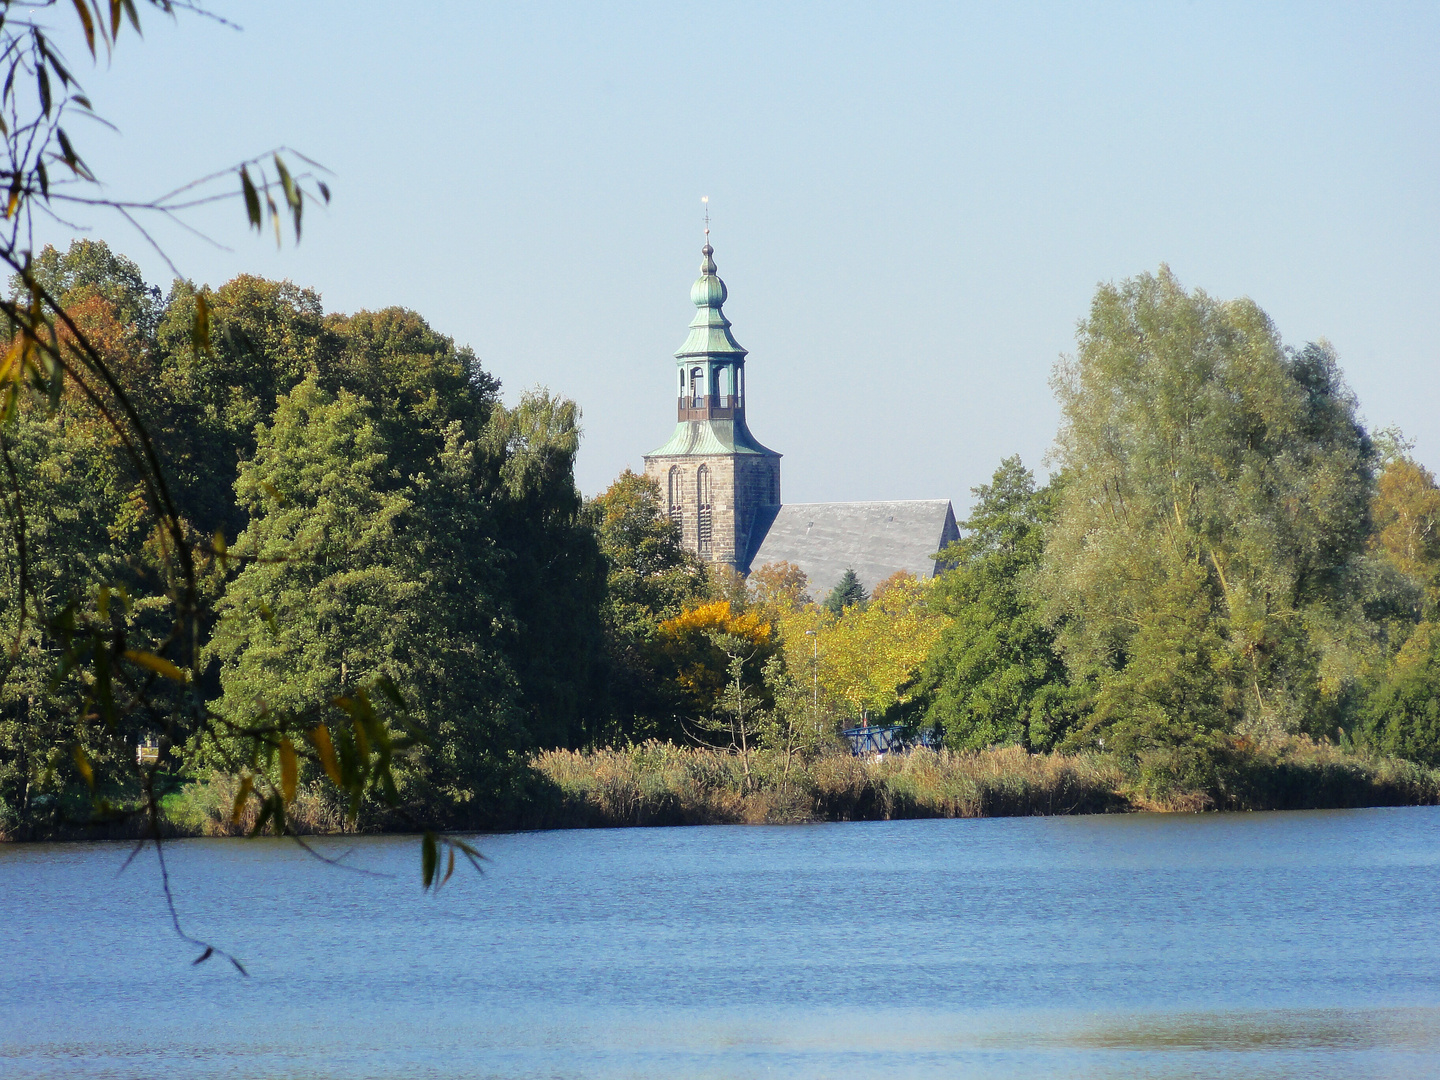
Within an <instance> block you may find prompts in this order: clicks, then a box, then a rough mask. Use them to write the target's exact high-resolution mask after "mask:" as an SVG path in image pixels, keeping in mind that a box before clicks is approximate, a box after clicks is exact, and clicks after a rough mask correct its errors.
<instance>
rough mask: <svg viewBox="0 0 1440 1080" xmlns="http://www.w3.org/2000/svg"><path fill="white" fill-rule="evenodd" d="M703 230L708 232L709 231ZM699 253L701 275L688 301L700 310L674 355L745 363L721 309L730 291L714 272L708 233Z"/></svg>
mask: <svg viewBox="0 0 1440 1080" xmlns="http://www.w3.org/2000/svg"><path fill="white" fill-rule="evenodd" d="M705 231H706V233H709V231H710V230H709V229H706V230H705ZM700 254H701V255H702V256H703V261H702V262H701V263H700V276H699V278H697V279H696V281H695V284H694V285H692V286H691V287H690V302H691V303H692V304H694V305H695V306H696V307H697V308H699V309H700V310H699V311H697V312H696V313H695V318H694V319H692V320H691V322H690V333H689V335H688V336H687V337H686V338H685V343H684V344H683V345H681V346H680V350H679V351H678V352H677V353H676V354H675V359H676V360H678V361H680V362H681V363H682V364H683V363H686V362H687V361H689V360H698V359H708V360H726V361H729V362H731V363H744V359H745V356H746V350H745V349H743V348H741V346H740V343H739V342H738V341H736V340H735V335H734V334H732V333H730V320H729V319H727V318H726V317H725V312H724V311H723V310H722V308H723V305H724V303H725V299H726V297H728V296H729V295H730V294H729V292H728V291H727V290H726V288H725V282H723V281H721V280H720V275H719V274H717V273H716V272H715V249H714V248H712V247H711V246H710V238H709V236H708V235H707V236H706V238H705V246H704V247H702V248H701V249H700Z"/></svg>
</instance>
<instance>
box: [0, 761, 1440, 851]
mask: <svg viewBox="0 0 1440 1080" xmlns="http://www.w3.org/2000/svg"><path fill="white" fill-rule="evenodd" d="M510 790H511V795H510V797H509V798H508V799H507V800H506V802H507V804H506V805H504V806H496V807H494V808H493V812H492V813H490V814H488V815H487V816H486V818H485V819H484V820H483V821H479V822H465V823H454V822H452V823H450V824H451V825H452V826H458V827H460V828H462V829H476V830H479V831H506V830H516V829H570V828H620V827H628V826H646V825H732V824H757V825H758V824H785V823H798V822H807V821H880V820H890V819H899V818H952V817H966V818H975V817H1030V816H1037V815H1051V814H1106V813H1128V812H1134V811H1160V812H1186V813H1189V812H1201V811H1219V810H1313V809H1339V808H1349V807H1361V806H1432V805H1437V804H1440V770H1436V769H1428V768H1425V767H1423V766H1420V765H1416V764H1414V763H1412V762H1408V761H1404V760H1401V759H1398V758H1389V757H1379V756H1375V755H1371V754H1368V753H1365V752H1363V751H1359V752H1357V751H1354V750H1349V749H1342V748H1340V747H1337V746H1334V745H1333V744H1330V743H1323V742H1313V741H1311V740H1309V739H1304V738H1294V739H1288V740H1285V741H1283V742H1280V743H1277V744H1273V745H1268V746H1255V745H1251V744H1247V743H1244V742H1238V741H1237V742H1235V743H1233V744H1229V745H1226V746H1225V747H1222V748H1221V749H1220V750H1214V751H1211V752H1210V753H1208V754H1205V755H1203V756H1197V755H1193V754H1192V755H1190V756H1186V755H1183V754H1181V753H1179V752H1176V751H1155V752H1151V753H1150V754H1148V755H1144V756H1142V757H1141V758H1140V759H1139V760H1138V761H1128V762H1126V761H1122V760H1121V759H1119V758H1118V757H1116V756H1115V755H1111V754H1091V753H1086V754H1069V755H1067V754H1027V753H1026V752H1025V751H1024V750H1021V749H1019V748H1018V747H1008V748H1003V749H995V750H986V751H982V752H979V753H955V752H952V751H948V750H941V751H938V752H936V751H932V750H924V749H917V750H913V751H910V752H908V753H904V754H890V755H888V756H886V757H884V758H881V759H878V760H877V759H874V758H869V757H866V758H857V757H852V756H851V755H850V753H849V752H848V751H846V750H843V749H835V750H831V751H829V752H826V753H823V754H820V755H818V756H814V757H810V758H808V759H806V758H801V757H800V756H799V755H794V756H792V757H791V758H790V759H789V762H788V764H787V761H786V759H785V757H784V755H782V754H779V753H775V752H770V751H763V750H762V751H751V752H750V753H749V754H748V755H746V756H743V757H742V756H741V755H740V754H738V753H733V752H726V751H722V750H713V749H707V748H702V747H683V746H674V745H671V744H669V743H660V742H647V743H641V744H638V745H633V746H627V747H623V748H619V749H603V750H549V751H545V752H542V753H540V754H538V755H536V756H535V757H534V758H533V759H531V761H530V763H529V765H528V767H527V768H526V770H525V772H524V773H523V774H522V775H520V776H518V777H517V778H516V781H515V783H514V784H513V785H511V789H510ZM236 791H237V785H236V783H235V782H234V781H233V780H232V779H230V778H227V777H224V776H221V775H218V774H217V775H216V776H214V777H212V778H210V779H208V780H203V781H196V782H192V783H189V784H187V785H185V786H183V787H181V788H179V789H178V790H176V791H173V792H172V793H171V794H169V795H167V796H166V797H165V799H164V802H163V807H164V813H165V818H164V821H163V823H162V828H163V830H164V832H165V834H166V835H167V836H172V837H181V836H242V835H245V834H246V833H248V832H249V831H250V829H251V828H252V827H253V825H254V815H255V812H254V808H253V805H252V806H250V807H247V809H246V811H245V813H244V814H243V815H242V817H241V819H240V820H239V822H234V821H232V820H231V816H232V812H233V807H234V803H235V794H236ZM287 818H288V820H289V821H290V823H291V824H292V826H293V827H294V828H295V829H296V831H297V832H301V833H306V834H311V835H324V834H337V833H342V832H349V831H352V830H351V829H349V828H347V826H346V823H345V819H344V814H343V812H342V810H341V809H340V807H339V806H338V805H337V804H336V803H335V802H334V799H333V796H332V795H331V793H329V792H326V791H324V790H322V789H320V788H318V787H316V788H307V787H305V786H303V785H302V787H301V789H300V791H299V792H298V794H297V798H296V800H295V802H294V803H292V804H291V806H290V809H289V812H288V814H287ZM437 824H442V823H437ZM391 827H393V826H391ZM141 829H142V823H141V822H140V821H138V820H134V819H132V820H130V821H127V822H126V823H124V824H123V825H121V824H118V823H117V824H116V825H114V826H111V827H108V828H107V827H101V828H99V829H98V830H97V829H95V828H93V827H86V826H80V825H70V826H66V827H64V828H60V829H57V830H55V831H53V832H50V833H49V834H48V836H47V838H49V839H96V838H112V839H121V838H132V839H133V838H135V837H137V836H139V835H140V832H141ZM358 831H360V832H380V831H386V825H385V824H383V823H381V822H378V821H371V822H368V823H367V822H366V821H365V820H364V819H363V818H362V823H361V827H360V829H359V830H358ZM0 839H4V838H3V837H0Z"/></svg>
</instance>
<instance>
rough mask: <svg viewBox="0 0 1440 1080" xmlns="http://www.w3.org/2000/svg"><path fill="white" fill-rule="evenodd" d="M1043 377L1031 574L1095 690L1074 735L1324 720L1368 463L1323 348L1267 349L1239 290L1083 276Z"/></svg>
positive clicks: (1161, 277)
mask: <svg viewBox="0 0 1440 1080" xmlns="http://www.w3.org/2000/svg"><path fill="white" fill-rule="evenodd" d="M1055 386H1056V391H1057V393H1058V395H1059V398H1060V403H1061V408H1062V412H1063V417H1064V419H1063V423H1062V427H1061V430H1060V434H1059V437H1058V440H1057V451H1056V453H1057V457H1058V459H1059V463H1060V464H1061V466H1062V467H1063V471H1064V473H1065V475H1066V485H1065V489H1064V492H1063V494H1062V495H1061V502H1060V508H1059V512H1058V515H1057V519H1056V522H1055V525H1054V526H1053V528H1051V529H1050V530H1049V535H1048V542H1047V547H1046V552H1045V559H1044V562H1045V569H1044V573H1043V575H1042V577H1041V586H1042V588H1043V589H1044V592H1045V594H1046V597H1047V600H1048V604H1049V613H1050V618H1051V620H1052V624H1053V625H1055V626H1056V627H1057V629H1058V639H1057V640H1058V644H1059V647H1060V649H1061V651H1062V653H1063V655H1064V656H1065V659H1066V663H1067V666H1068V667H1069V668H1070V670H1071V672H1072V673H1073V674H1074V675H1075V676H1076V677H1078V678H1094V679H1095V680H1096V683H1097V694H1096V698H1095V710H1094V712H1093V713H1092V715H1091V718H1090V720H1089V721H1088V722H1087V724H1086V725H1085V726H1084V727H1083V728H1082V729H1081V730H1080V731H1079V732H1077V734H1076V735H1075V736H1074V738H1075V739H1076V740H1078V741H1084V740H1093V739H1095V738H1099V737H1101V736H1102V735H1103V734H1104V733H1105V730H1106V729H1107V728H1109V727H1116V729H1117V734H1121V733H1123V734H1124V735H1125V737H1126V740H1127V741H1126V745H1127V746H1129V747H1131V748H1142V747H1144V746H1146V745H1152V744H1154V745H1169V744H1172V743H1174V742H1175V741H1176V740H1180V741H1182V742H1186V741H1191V742H1200V743H1203V742H1204V741H1205V740H1206V739H1209V738H1210V737H1212V736H1213V735H1215V734H1217V733H1224V732H1229V731H1234V730H1239V731H1245V732H1248V733H1250V734H1252V735H1255V736H1260V737H1264V736H1269V735H1274V734H1278V733H1281V732H1287V731H1295V730H1300V729H1306V728H1309V729H1311V730H1316V729H1317V728H1318V729H1321V730H1323V729H1325V728H1326V727H1329V726H1331V725H1333V723H1334V722H1335V708H1336V706H1337V703H1339V702H1341V701H1343V700H1344V697H1345V691H1346V687H1347V682H1348V677H1345V678H1337V679H1331V678H1330V677H1329V676H1328V675H1327V665H1328V663H1329V660H1330V658H1331V657H1338V656H1339V655H1340V654H1341V653H1343V651H1344V644H1343V641H1341V640H1339V637H1338V636H1337V635H1336V634H1335V633H1333V632H1332V631H1333V628H1335V627H1337V626H1344V625H1347V624H1353V622H1354V620H1355V619H1356V618H1357V617H1359V613H1358V611H1357V610H1356V607H1357V604H1358V596H1357V582H1358V580H1359V578H1360V576H1361V574H1360V570H1361V563H1362V556H1363V554H1364V549H1365V543H1366V539H1367V537H1368V535H1369V531H1370V505H1369V504H1370V496H1371V492H1372V490H1373V473H1372V462H1373V458H1374V451H1373V448H1372V446H1371V444H1370V441H1369V439H1368V437H1367V436H1366V434H1365V431H1364V430H1363V428H1362V427H1361V426H1360V423H1359V421H1358V420H1357V418H1356V404H1355V399H1354V397H1353V395H1352V394H1351V393H1350V391H1349V389H1348V388H1347V387H1346V385H1345V382H1344V379H1343V377H1342V376H1341V374H1340V370H1339V366H1338V364H1337V362H1336V359H1335V355H1334V353H1333V351H1332V350H1331V349H1330V348H1329V347H1328V346H1327V345H1325V344H1323V343H1321V344H1313V345H1308V346H1306V347H1305V348H1303V349H1300V350H1298V351H1296V350H1292V349H1287V348H1286V347H1284V346H1283V345H1282V343H1281V341H1280V339H1279V336H1278V334H1276V332H1275V329H1274V327H1273V326H1272V325H1271V323H1270V321H1269V319H1268V318H1267V317H1266V316H1265V314H1264V312H1262V311H1261V310H1260V309H1259V308H1258V307H1257V306H1256V305H1255V304H1254V303H1253V302H1251V301H1249V300H1235V301H1228V302H1221V301H1217V300H1214V299H1212V298H1211V297H1209V296H1207V295H1206V294H1205V293H1203V292H1200V291H1198V290H1197V291H1195V292H1193V293H1187V292H1186V291H1185V290H1184V289H1182V288H1181V287H1180V285H1179V284H1178V283H1177V282H1176V281H1175V279H1174V277H1173V276H1172V275H1171V274H1170V272H1169V270H1168V269H1166V268H1163V267H1162V269H1161V271H1160V273H1159V274H1158V275H1157V276H1150V275H1142V276H1141V277H1138V278H1134V279H1131V280H1129V281H1125V282H1123V283H1121V284H1120V285H1118V286H1113V285H1106V286H1103V287H1101V289H1100V290H1099V291H1098V292H1097V294H1096V296H1095V300H1094V303H1093V304H1092V307H1091V311H1090V317H1089V319H1088V320H1087V321H1086V322H1085V323H1084V324H1083V325H1082V326H1081V328H1080V331H1079V349H1078V352H1077V354H1076V356H1075V358H1074V359H1073V360H1072V361H1069V362H1068V363H1065V364H1063V365H1062V366H1061V367H1060V368H1059V369H1058V370H1057V374H1056V379H1055ZM1343 667H1344V665H1343V664H1339V663H1337V665H1336V670H1342V669H1343ZM1141 716H1148V717H1150V718H1151V719H1150V720H1148V721H1143V722H1142V721H1141V720H1139V719H1138V718H1139V717H1141ZM1162 718H1163V719H1162Z"/></svg>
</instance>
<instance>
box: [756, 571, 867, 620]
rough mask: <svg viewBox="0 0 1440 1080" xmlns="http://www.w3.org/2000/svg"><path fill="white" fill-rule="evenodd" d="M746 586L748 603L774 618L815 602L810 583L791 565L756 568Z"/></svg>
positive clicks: (803, 572) (801, 572)
mask: <svg viewBox="0 0 1440 1080" xmlns="http://www.w3.org/2000/svg"><path fill="white" fill-rule="evenodd" d="M745 584H746V587H747V589H748V590H749V594H750V602H751V603H753V604H755V605H757V606H759V607H761V608H764V609H765V610H766V611H767V612H771V613H773V615H775V616H777V617H778V616H779V615H780V614H781V613H783V612H792V611H798V610H800V609H801V608H803V607H805V606H807V605H809V604H813V603H814V602H815V601H814V600H813V599H812V598H811V596H810V591H809V590H810V579H809V578H808V577H806V576H805V571H804V570H801V569H800V567H798V566H796V565H795V564H794V563H792V562H786V561H784V560H781V561H780V562H778V563H766V564H765V565H764V566H761V567H757V568H756V569H754V570H752V571H750V576H749V577H748V578H747V579H746V582H745ZM857 584H858V582H857Z"/></svg>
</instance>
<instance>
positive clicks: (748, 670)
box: [654, 600, 780, 738]
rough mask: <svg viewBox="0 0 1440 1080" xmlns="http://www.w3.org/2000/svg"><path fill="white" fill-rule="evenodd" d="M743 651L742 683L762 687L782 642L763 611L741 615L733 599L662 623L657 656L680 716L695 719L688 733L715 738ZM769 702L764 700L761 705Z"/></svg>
mask: <svg viewBox="0 0 1440 1080" xmlns="http://www.w3.org/2000/svg"><path fill="white" fill-rule="evenodd" d="M717 643H719V644H717ZM722 645H723V647H722ZM742 647H743V649H745V650H748V651H747V652H745V654H744V656H743V663H742V669H743V670H742V672H741V675H740V676H739V678H740V685H741V686H742V687H747V688H748V687H757V686H763V684H764V678H763V672H764V668H765V664H766V662H767V661H768V660H769V659H770V657H771V656H773V655H775V654H776V653H777V652H778V651H779V648H780V642H779V640H778V638H777V636H776V634H775V631H774V627H773V626H772V625H771V624H770V622H769V620H767V619H766V618H764V616H763V615H762V614H760V613H759V612H756V611H741V612H737V611H735V610H734V608H732V607H731V605H730V602H729V601H728V600H716V601H712V602H709V603H702V604H699V605H697V606H695V607H692V608H690V609H688V610H686V611H684V612H682V613H681V614H680V615H677V616H676V617H675V618H673V619H667V620H666V621H665V622H663V623H661V624H660V628H659V635H658V641H657V643H656V650H655V653H654V655H655V659H656V664H657V666H658V667H659V670H660V672H661V675H662V678H664V679H665V680H666V681H667V682H669V683H671V684H672V685H673V687H674V692H675V694H676V701H675V711H676V713H677V714H678V715H680V716H684V717H688V718H689V719H690V722H691V723H690V725H689V726H688V727H686V728H684V729H683V730H685V731H687V732H694V731H698V732H700V733H702V734H705V735H706V736H707V737H709V738H713V737H714V735H715V733H716V728H715V725H714V722H713V721H714V717H715V713H716V711H717V709H718V710H723V708H724V707H725V706H724V701H723V699H724V697H725V694H726V691H727V689H728V688H730V687H732V686H733V685H734V680H735V678H736V676H735V675H734V674H733V673H732V671H731V667H732V666H733V665H734V663H735V658H736V656H737V655H739V653H738V652H737V650H739V649H741V648H742ZM770 704H771V703H770V702H769V701H765V700H762V702H761V707H768V706H769V705H770ZM728 730H729V728H728V724H727V725H726V727H725V731H726V732H727V733H728Z"/></svg>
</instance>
